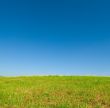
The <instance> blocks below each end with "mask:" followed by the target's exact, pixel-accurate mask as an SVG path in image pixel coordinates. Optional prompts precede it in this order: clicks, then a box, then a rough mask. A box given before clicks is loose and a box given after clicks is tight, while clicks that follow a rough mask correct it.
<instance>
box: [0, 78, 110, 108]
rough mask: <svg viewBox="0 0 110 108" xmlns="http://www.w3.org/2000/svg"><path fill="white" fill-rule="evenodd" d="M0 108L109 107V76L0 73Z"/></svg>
mask: <svg viewBox="0 0 110 108" xmlns="http://www.w3.org/2000/svg"><path fill="white" fill-rule="evenodd" d="M0 108H110V77H89V76H86V77H85V76H33V77H0Z"/></svg>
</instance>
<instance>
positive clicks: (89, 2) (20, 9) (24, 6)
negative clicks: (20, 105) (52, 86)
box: [0, 0, 110, 76]
mask: <svg viewBox="0 0 110 108" xmlns="http://www.w3.org/2000/svg"><path fill="white" fill-rule="evenodd" d="M48 74H60V75H110V2H109V0H77V1H75V0H5V1H0V75H4V76H16V75H48Z"/></svg>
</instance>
